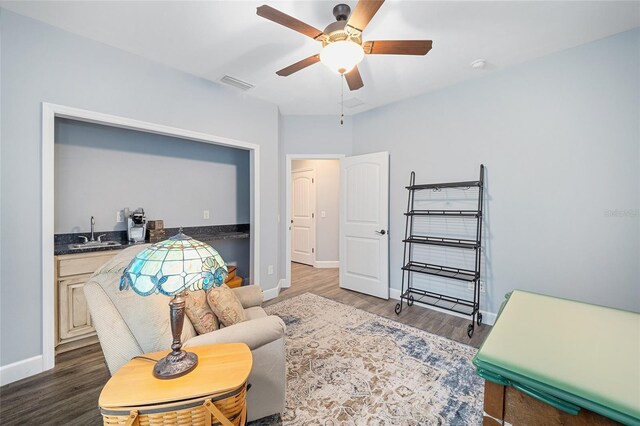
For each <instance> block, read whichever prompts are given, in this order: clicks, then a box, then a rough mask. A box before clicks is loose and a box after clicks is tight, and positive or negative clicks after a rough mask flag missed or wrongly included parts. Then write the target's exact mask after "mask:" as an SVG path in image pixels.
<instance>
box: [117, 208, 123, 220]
mask: <svg viewBox="0 0 640 426" xmlns="http://www.w3.org/2000/svg"><path fill="white" fill-rule="evenodd" d="M116 222H124V212H123V211H122V210H118V211H117V212H116Z"/></svg>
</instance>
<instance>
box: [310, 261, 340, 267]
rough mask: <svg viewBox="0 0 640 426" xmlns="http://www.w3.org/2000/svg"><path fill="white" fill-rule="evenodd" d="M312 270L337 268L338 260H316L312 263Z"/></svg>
mask: <svg viewBox="0 0 640 426" xmlns="http://www.w3.org/2000/svg"><path fill="white" fill-rule="evenodd" d="M313 267H314V268H339V267H340V261H339V260H316V261H315V262H314V263H313Z"/></svg>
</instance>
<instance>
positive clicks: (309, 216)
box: [291, 170, 316, 266]
mask: <svg viewBox="0 0 640 426" xmlns="http://www.w3.org/2000/svg"><path fill="white" fill-rule="evenodd" d="M315 212H316V191H315V171H314V170H301V171H295V170H294V171H292V172H291V260H292V261H293V262H299V263H304V264H307V265H312V266H313V264H314V263H315V257H316V256H315V244H316V226H315Z"/></svg>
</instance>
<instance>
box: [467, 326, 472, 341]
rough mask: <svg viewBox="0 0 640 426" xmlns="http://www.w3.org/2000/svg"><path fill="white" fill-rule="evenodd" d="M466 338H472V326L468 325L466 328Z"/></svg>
mask: <svg viewBox="0 0 640 426" xmlns="http://www.w3.org/2000/svg"><path fill="white" fill-rule="evenodd" d="M467 336H469V338H471V337H472V336H473V324H469V326H468V327H467Z"/></svg>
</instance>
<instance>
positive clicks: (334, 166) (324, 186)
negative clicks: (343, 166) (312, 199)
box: [291, 160, 340, 262]
mask: <svg viewBox="0 0 640 426" xmlns="http://www.w3.org/2000/svg"><path fill="white" fill-rule="evenodd" d="M291 169H292V171H295V170H300V169H314V170H315V176H316V177H315V181H316V261H333V262H337V261H338V260H340V258H339V256H338V253H339V249H340V244H339V243H338V236H339V235H338V233H339V229H340V228H339V226H340V217H339V215H338V212H339V207H340V206H339V204H340V160H294V161H292V166H291ZM322 212H324V213H325V217H322Z"/></svg>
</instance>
